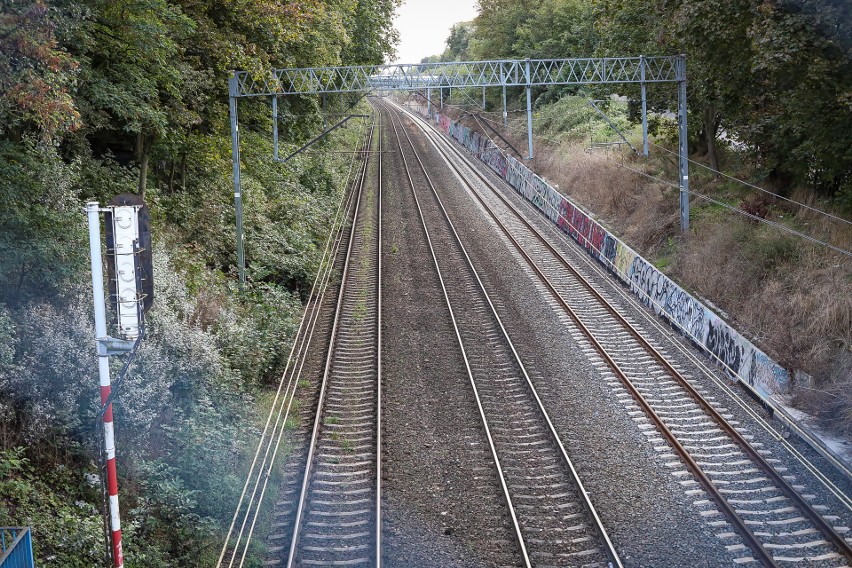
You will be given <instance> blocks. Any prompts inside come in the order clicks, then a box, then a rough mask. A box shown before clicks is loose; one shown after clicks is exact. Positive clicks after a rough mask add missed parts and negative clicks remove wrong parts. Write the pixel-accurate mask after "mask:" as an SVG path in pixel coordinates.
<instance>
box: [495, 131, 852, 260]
mask: <svg viewBox="0 0 852 568" xmlns="http://www.w3.org/2000/svg"><path fill="white" fill-rule="evenodd" d="M483 119H484V118H483ZM484 120H487V119H484ZM493 124H496V123H493ZM538 137H539V138H540V139H541V138H543V139H545V140H549V141H556V139H554V138H550V137H547V136H541V135H539V136H538ZM489 139H491V138H490V136H489ZM492 142H493V140H492ZM649 143H650V144H651V145H652V146H654V147H655V148H659V149H660V150H662V151H664V152H667V153H668V154H671V155H673V156H676V157H678V158H680V153H679V152H674V151H672V150H669V149H668V148H665V147H664V146H661V145H659V144H655V143H653V142H649ZM687 160H688V161H689V162H690V163H692V164H695V165H697V166H700V167H702V168H704V169H707V170H709V171H711V172H714V173H718V174H719V175H722V176H724V177H725V178H728V179H730V180H732V181H736V182H738V183H741V184H743V185H746V186H748V187H751V188H753V189H757V190H759V191H761V192H763V193H766V194H768V195H771V196H773V197H775V198H778V199H781V200H784V201H787V202H789V203H792V204H795V205H797V206H799V207H802V208H804V209H807V210H809V211H812V212H815V213H818V214H820V215H824V216H826V217H829V218H831V219H834V220H837V221H840V222H842V223H846V224H848V225H852V221H848V220H846V219H843V218H841V217H838V216H836V215H833V214H832V213H829V212H827V211H823V210H821V209H818V208H816V207H812V206H810V205H807V204H805V203H801V202H799V201H796V200H793V199H790V198H788V197H784V196H783V195H779V194H777V193H774V192H771V191H769V190H766V189H764V188H761V187H759V186H757V185H754V184H752V183H749V182H747V181H745V180H741V179H739V178H736V177H734V176H731V175H729V174H726V173H724V172H721V171H719V170H716V169H714V168H711V167H709V166H706V165H704V164H702V163H701V162H698V161H696V160H693V159H691V158H689V157H687ZM620 167H622V168H624V169H626V170H628V171H631V172H633V173H636V174H639V175H642V176H644V177H646V178H649V179H652V180H654V181H658V182H661V183H664V184H666V185H669V186H672V187H676V188H680V186H679V185H678V184H675V183H673V182H670V181H668V180H664V179H662V178H659V177H657V176H653V175H650V174H647V173H646V172H643V171H641V170H638V169H634V168H631V167H629V166H627V165H625V164H624V161H623V157H622V162H621V164H620ZM687 191H688V193H689V194H690V195H693V196H695V197H697V198H699V199H701V200H703V201H707V202H709V203H713V204H715V205H718V206H720V207H723V208H724V209H727V210H729V211H732V212H734V213H737V214H739V215H743V216H745V217H748V218H749V219H751V220H753V221H756V222H759V223H763V224H766V225H769V226H771V227H774V228H775V229H778V230H780V231H783V232H786V233H788V234H791V235H794V236H796V237H799V238H802V239H804V240H807V241H809V242H811V243H813V244H816V245H819V246H824V247H826V248H828V249H830V250H833V251H835V252H838V253H840V254H843V255H846V256H849V257H852V251H849V250H846V249H843V248H840V247H838V246H835V245H833V244H831V243H829V242H826V241H823V240H821V239H818V238H816V237H813V236H811V235H808V234H806V233H803V232H801V231H797V230H796V229H793V228H791V227H788V226H786V225H784V224H782V223H777V222H775V221H770V220H769V219H765V218H763V217H760V216H759V215H754V214H752V213H749V212H748V211H745V210H743V209H741V208H739V207H734V206H732V205H729V204H727V203H725V202H723V201H720V200H718V199H714V198H712V197H710V196H708V195H705V194H703V193H699V192H697V191H694V190H691V189H690V190H687Z"/></svg>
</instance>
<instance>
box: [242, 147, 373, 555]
mask: <svg viewBox="0 0 852 568" xmlns="http://www.w3.org/2000/svg"><path fill="white" fill-rule="evenodd" d="M368 143H369V142H368ZM364 168H366V162H364V163H363V164H362V168H361V169H360V170H359V173H358V176H359V177H360V176H361V175H362V172H363V169H364ZM347 177H348V176H347ZM356 183H357V182H356ZM354 185H355V184H353V189H352V190H351V191H349V192H348V195H347V199H346V204H345V207H344V217H343V219H342V221H341V222H340V223H339V224H338V225H337V231H336V235H335V241H334V245H333V250H332V251H331V253H330V254H329V256H328V257H327V258H328V262H327V265H326V267H325V269H324V272H323V274H324V279H323V283H322V293H321V294H320V295H319V298H318V299H316V301H315V304H314V309H313V311H312V313H311V317H312V319H311V322H310V330H309V332H307V333H306V334H305V335H304V336H303V337H302V340H301V343H300V344H299V353H298V355H297V359H296V361H295V362H294V364H293V368H292V369H291V373H290V379H289V382H288V388H287V394H289V401H288V402H287V410H286V411H285V412H284V414H283V417H282V410H283V407H284V405H283V403H282V406H281V408H280V409H279V411H278V417H277V418H276V426H277V424H278V422H279V421H280V422H281V428H280V429H278V437H277V440H276V442H275V450H274V451H273V453H272V458H271V459H270V464H269V468H268V470H267V472H266V475H265V477H264V480H263V487H262V489H261V493H260V497H259V498H258V506H257V508H256V510H255V514H254V518H253V519H252V524H251V528H250V530H249V533H248V537H247V539H246V545H245V548H244V550H243V556H242V559H241V560H240V568H242V567H243V565H244V563H245V559H246V555H247V553H248V543H249V541H250V540H251V536H252V534H253V533H254V529H255V524H256V523H257V519H258V516H259V513H260V503H262V502H263V497H264V495H265V494H266V488H267V485H268V484H269V480H270V477H271V474H272V467H273V465H274V463H275V459H276V456H277V454H278V449H279V447H280V445H281V440H282V439H283V437H284V432H285V431H286V424H287V420H288V418H289V416H290V411H291V410H292V407H293V402H294V400H295V397H296V389H297V387H298V384H299V380H300V379H301V376H302V370H303V369H304V366H305V362H306V361H307V359H308V349H309V347H310V345H311V343H312V342H313V337H314V331H315V330H316V325H317V322H318V321H319V315H320V312H321V311H322V309H321V308H322V305H323V302H324V301H325V294H326V291H327V290H328V284H329V282H330V280H331V275H332V272H333V269H334V264H335V259H336V258H337V254H338V252H339V250H340V244H341V241H342V239H341V237H342V235H343V233H344V230H343V229H344V225H345V223H346V219H348V218H349V213H350V212H351V208H352V207H353V206H354V205H353V201H354V200H353V199H352V197H353V195H354V193H355V190H354ZM297 366H298V370H296V367H297ZM290 382H292V384H293V391H292V392H289V391H290V389H289V384H290ZM285 398H286V397H285ZM274 432H275V430H274V429H273V437H275V434H274ZM268 451H269V450H268V449H267V452H268ZM244 523H245V521H244Z"/></svg>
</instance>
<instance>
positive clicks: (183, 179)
mask: <svg viewBox="0 0 852 568" xmlns="http://www.w3.org/2000/svg"><path fill="white" fill-rule="evenodd" d="M180 188H181V190H184V191H185V190H186V152H184V153H183V154H181V157H180Z"/></svg>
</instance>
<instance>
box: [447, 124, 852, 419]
mask: <svg viewBox="0 0 852 568" xmlns="http://www.w3.org/2000/svg"><path fill="white" fill-rule="evenodd" d="M449 114H452V111H451V110H450V111H449ZM464 123H465V124H466V125H467V126H469V127H471V128H477V125H476V123H475V122H474V121H472V120H471V119H469V118H468V119H466V120H465V121H464ZM480 131H481V130H480ZM504 135H505V136H506V137H507V138H508V139H509V140H510V141H511V142H512V144H513V145H515V147H516V148H518V149H523V148H526V131H525V124H523V125H519V128H518V129H517V130H514V131H512V130H511V125H510V131H509V132H508V133H505V134H504ZM535 151H536V158H535V160H534V162H533V164H532V167H533V169H534V170H535V171H536V172H537V173H538V174H539V175H542V176H543V177H545V178H546V179H547V180H548V181H550V182H551V183H552V184H556V185H558V187H559V188H560V190H561V191H563V192H565V193H566V194H568V195H569V196H570V197H571V198H572V199H574V200H575V201H577V202H579V203H580V204H581V205H583V206H584V207H586V208H588V209H589V210H590V211H591V212H592V213H593V214H594V215H595V216H596V217H597V218H599V219H600V220H602V221H603V222H604V224H606V225H607V226H608V227H610V228H611V229H612V230H613V231H614V232H615V233H616V234H619V235H620V236H621V237H622V238H623V239H624V240H625V241H626V242H627V243H628V244H629V245H630V246H631V247H633V248H634V249H636V250H637V251H638V252H639V253H640V254H642V255H643V256H645V257H646V258H648V259H649V260H652V261H655V262H657V264H658V265H659V266H665V268H664V271H665V272H666V273H667V274H668V275H669V276H670V277H672V278H673V279H675V280H676V281H677V282H678V283H680V284H681V285H682V286H684V287H685V288H686V289H688V290H691V291H693V292H694V293H696V294H697V295H698V296H700V297H703V298H706V299H708V300H710V301H711V302H712V303H713V304H715V305H716V306H718V307H719V308H721V309H722V310H724V312H726V313H725V315H726V316H728V318H729V320H730V321H731V322H732V323H733V325H734V326H735V327H737V329H739V330H740V331H741V332H742V333H744V334H745V335H746V336H748V337H749V338H750V339H752V340H753V341H754V342H755V343H756V344H757V345H758V346H759V347H760V348H761V349H762V350H764V351H765V352H766V353H767V354H768V355H769V356H770V357H772V358H773V359H775V360H776V361H778V362H779V363H780V364H781V365H783V366H784V367H785V368H787V369H789V370H791V371H803V372H804V373H806V374H807V375H809V376H810V379H808V378H807V377H806V376H803V375H802V374H801V373H800V372H797V373H796V376H797V377H798V380H797V381H796V384H794V386H793V390H792V392H791V393H790V394H791V395H792V397H791V399H792V400H793V402H794V403H795V404H796V405H798V406H799V407H801V408H802V409H804V410H806V411H809V412H810V413H812V414H814V415H816V416H818V417H819V418H820V419H822V420H824V421H825V422H826V424H827V425H828V426H830V427H832V428H834V429H836V430H841V431H845V432H847V433H852V261H850V260H849V258H848V257H845V256H843V255H841V254H839V253H834V252H832V251H830V250H829V249H827V248H825V247H821V246H818V245H814V244H811V243H809V242H807V241H805V240H803V239H800V238H797V237H793V236H789V235H787V234H786V233H784V232H782V231H779V230H778V229H775V228H772V227H769V226H767V225H765V224H762V223H757V222H754V221H750V220H748V219H746V218H745V217H741V216H737V215H735V214H733V213H730V212H726V211H724V210H723V209H722V208H720V207H714V206H707V205H706V204H704V203H703V202H701V201H696V200H694V201H693V205H692V208H693V217H692V221H691V231H690V233H689V234H688V235H682V234H681V233H680V231H679V213H678V190H677V189H676V188H672V187H670V186H669V185H667V184H665V183H661V182H658V181H654V180H651V179H648V178H647V177H643V176H641V175H638V174H636V173H634V172H631V171H630V170H628V169H626V168H624V167H622V164H625V165H627V166H628V167H630V168H634V169H641V170H643V171H645V172H646V173H647V174H649V175H652V176H654V177H660V178H663V179H666V180H676V179H677V178H676V176H677V173H676V169H675V164H674V161H673V160H672V159H671V158H668V157H664V158H658V159H656V160H653V159H652V160H644V162H640V161H639V160H638V159H634V158H629V157H625V158H623V159H622V154H621V153H616V152H612V151H602V150H593V151H592V152H591V153H589V152H586V151H585V148H584V147H583V146H581V145H578V144H577V143H576V142H575V143H558V142H552V143H551V142H547V141H538V140H536V147H535ZM728 158H729V160H728V163H724V164H723V168H724V169H726V171H732V170H733V172H734V175H736V176H737V177H740V178H741V179H742V178H745V179H748V176H749V174H750V172H749V170H748V166H747V165H743V164H741V163H739V162H738V161H737V160H736V159H735V157H733V156H729V157H728ZM696 170H698V171H696ZM690 173H691V181H692V188H693V189H695V190H698V191H700V192H702V193H705V194H708V195H712V196H713V197H714V198H718V199H721V200H723V201H726V202H727V203H730V204H734V205H736V204H739V203H742V202H743V200H751V201H749V203H752V202H753V206H754V204H757V205H760V203H758V202H761V203H764V204H765V214H766V216H767V219H769V220H771V221H774V222H778V223H784V224H786V225H787V226H791V227H793V228H795V229H797V230H799V231H802V232H804V233H807V234H809V235H811V236H813V237H815V238H818V239H820V240H825V241H828V242H830V243H832V244H833V245H835V246H838V247H840V248H844V249H846V250H849V249H852V227H850V226H849V225H847V224H844V223H839V222H836V221H831V220H830V219H828V218H826V217H825V216H823V215H821V214H819V213H815V212H812V211H808V210H806V209H802V208H799V207H796V206H792V205H789V204H785V203H783V202H779V201H777V200H775V199H773V198H771V197H762V196H761V194H760V193H759V192H757V191H756V190H753V189H749V188H746V187H745V186H742V185H739V184H736V183H733V182H730V181H726V180H724V179H723V180H716V179H714V178H712V177H711V176H709V174H706V173H705V172H703V171H701V170H700V168H694V169H693V171H691V172H690ZM757 185H761V184H760V183H758V184H757ZM768 189H770V190H772V189H773V188H768ZM790 197H791V199H793V200H795V201H799V202H803V203H805V204H807V205H810V206H813V207H818V208H820V209H825V207H826V205H825V203H820V202H819V200H818V199H817V198H816V196H815V195H814V194H813V192H812V191H809V190H807V189H803V188H800V189H797V190H796V191H794V192H793V193H792V195H791V196H790ZM761 207H762V206H761ZM761 212H763V208H761Z"/></svg>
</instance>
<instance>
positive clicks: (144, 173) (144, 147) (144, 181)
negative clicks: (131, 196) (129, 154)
mask: <svg viewBox="0 0 852 568" xmlns="http://www.w3.org/2000/svg"><path fill="white" fill-rule="evenodd" d="M150 148H151V141H150V140H148V138H147V137H146V136H145V134H143V133H142V132H139V134H137V135H136V161H137V163H138V164H139V188H138V191H137V192H136V193H138V194H139V197H141V198H142V199H145V189H146V188H147V187H148V153H149V152H148V151H149V150H150Z"/></svg>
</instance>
